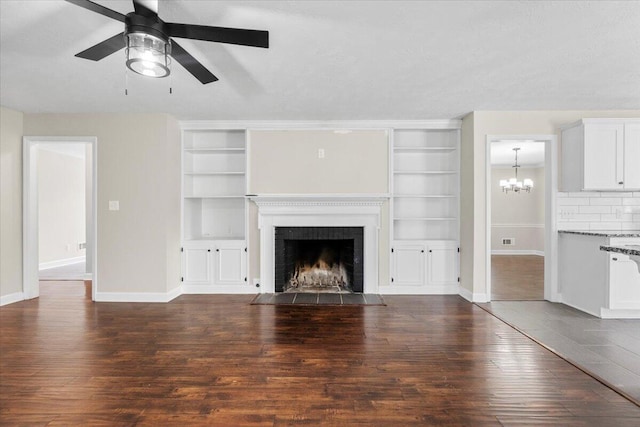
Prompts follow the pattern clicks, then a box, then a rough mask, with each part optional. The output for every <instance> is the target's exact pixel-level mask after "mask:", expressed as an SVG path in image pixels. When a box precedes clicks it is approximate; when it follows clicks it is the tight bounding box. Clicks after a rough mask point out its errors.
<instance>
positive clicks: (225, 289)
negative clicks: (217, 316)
mask: <svg viewBox="0 0 640 427" xmlns="http://www.w3.org/2000/svg"><path fill="white" fill-rule="evenodd" d="M182 293H183V294H189V295H193V294H196V295H197V294H202V295H208V294H257V293H260V288H256V287H252V286H249V285H247V284H241V285H182Z"/></svg>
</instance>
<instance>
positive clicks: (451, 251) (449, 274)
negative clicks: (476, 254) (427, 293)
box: [427, 242, 459, 286]
mask: <svg viewBox="0 0 640 427" xmlns="http://www.w3.org/2000/svg"><path fill="white" fill-rule="evenodd" d="M458 253H459V250H458V246H457V245H456V242H430V243H429V246H428V252H427V285H428V286H447V285H455V284H457V283H458Z"/></svg>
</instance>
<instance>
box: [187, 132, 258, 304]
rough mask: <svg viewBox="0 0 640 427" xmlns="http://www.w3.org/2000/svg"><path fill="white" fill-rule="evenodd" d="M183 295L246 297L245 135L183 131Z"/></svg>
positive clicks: (240, 133) (244, 133)
mask: <svg viewBox="0 0 640 427" xmlns="http://www.w3.org/2000/svg"><path fill="white" fill-rule="evenodd" d="M182 145H183V149H182V239H183V249H182V251H183V268H182V275H183V278H182V281H183V291H184V293H217V292H233V293H236V292H249V291H252V290H251V289H250V288H249V287H248V283H247V282H248V281H247V277H246V264H247V250H246V248H247V244H246V234H247V233H246V216H247V207H246V203H247V202H246V198H245V193H246V152H245V151H246V131H245V130H244V129H217V128H213V129H206V128H202V127H199V126H196V127H195V128H185V129H183V131H182Z"/></svg>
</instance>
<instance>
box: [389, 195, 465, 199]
mask: <svg viewBox="0 0 640 427" xmlns="http://www.w3.org/2000/svg"><path fill="white" fill-rule="evenodd" d="M393 197H394V198H395V199H454V198H455V197H456V196H455V194H396V195H395V196H393Z"/></svg>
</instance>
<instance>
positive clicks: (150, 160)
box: [16, 114, 180, 299]
mask: <svg viewBox="0 0 640 427" xmlns="http://www.w3.org/2000/svg"><path fill="white" fill-rule="evenodd" d="M177 126H178V125H177V122H176V121H175V120H174V119H173V118H171V117H169V116H167V115H165V114H27V115H25V118H24V133H25V134H26V135H34V136H35V135H43V136H44V135H46V136H96V137H97V139H98V153H97V156H98V166H97V167H98V178H97V184H98V212H97V215H98V236H97V243H98V259H97V265H96V267H97V272H98V279H99V283H98V291H99V292H100V293H103V294H106V297H111V296H112V294H114V293H116V294H138V293H140V294H147V295H150V298H154V297H158V299H162V296H163V295H166V294H167V292H168V291H171V290H173V289H175V288H177V287H179V286H180V274H179V273H180V238H179V235H180V138H179V133H178V131H177ZM16 185H17V186H18V188H20V185H21V183H16ZM18 191H19V190H18ZM110 200H118V201H119V202H120V210H119V211H109V210H108V202H109V201H110ZM143 298H146V297H143Z"/></svg>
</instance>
